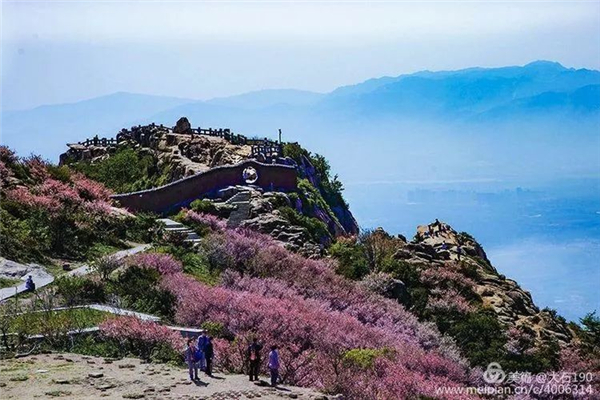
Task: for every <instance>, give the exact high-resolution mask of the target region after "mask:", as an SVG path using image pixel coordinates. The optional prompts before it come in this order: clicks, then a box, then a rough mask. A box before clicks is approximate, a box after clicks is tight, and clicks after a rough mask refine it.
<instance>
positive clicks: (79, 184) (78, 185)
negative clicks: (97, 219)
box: [71, 172, 112, 202]
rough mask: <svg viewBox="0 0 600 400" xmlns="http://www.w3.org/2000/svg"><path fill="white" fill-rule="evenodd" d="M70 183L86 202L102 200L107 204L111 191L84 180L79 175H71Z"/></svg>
mask: <svg viewBox="0 0 600 400" xmlns="http://www.w3.org/2000/svg"><path fill="white" fill-rule="evenodd" d="M71 181H72V182H73V185H74V187H75V189H77V191H78V192H79V194H80V195H81V196H82V197H83V198H86V199H88V200H103V201H106V202H108V201H109V200H110V196H111V194H112V193H111V191H110V190H109V189H107V188H106V187H105V186H104V185H102V184H100V183H98V182H94V181H92V180H90V179H88V178H86V177H85V176H84V175H83V174H81V173H78V172H77V173H74V174H72V175H71Z"/></svg>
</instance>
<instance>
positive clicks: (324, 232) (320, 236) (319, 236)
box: [278, 206, 331, 243]
mask: <svg viewBox="0 0 600 400" xmlns="http://www.w3.org/2000/svg"><path fill="white" fill-rule="evenodd" d="M278 210H279V212H280V213H281V215H282V216H283V217H284V218H285V219H287V220H288V221H289V222H290V223H291V224H293V225H298V226H301V227H303V228H305V229H306V230H307V231H308V234H309V235H310V237H311V238H312V239H313V240H314V241H315V242H317V243H328V242H329V241H330V240H331V234H330V233H329V230H328V229H327V225H325V223H323V221H321V220H319V219H317V218H311V217H307V216H306V215H302V214H300V213H299V212H297V211H296V210H294V209H293V208H290V207H287V206H286V207H281V208H279V209H278Z"/></svg>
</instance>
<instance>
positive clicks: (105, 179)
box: [70, 147, 170, 193]
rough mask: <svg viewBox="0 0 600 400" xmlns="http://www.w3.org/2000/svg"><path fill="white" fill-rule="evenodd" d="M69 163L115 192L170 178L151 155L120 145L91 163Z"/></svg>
mask: <svg viewBox="0 0 600 400" xmlns="http://www.w3.org/2000/svg"><path fill="white" fill-rule="evenodd" d="M70 166H71V168H74V169H75V170H77V171H80V172H82V173H83V174H85V175H86V176H88V177H89V178H91V179H93V180H96V181H98V182H102V183H104V184H105V185H106V186H107V187H109V188H111V189H112V190H114V191H115V192H117V193H126V192H133V191H138V190H144V189H149V188H152V187H157V186H161V185H164V184H166V183H168V182H169V176H170V170H169V169H168V168H165V169H160V168H158V158H156V157H155V156H154V155H152V154H149V153H146V152H140V151H137V150H135V149H133V148H131V147H120V148H119V149H117V151H116V152H115V153H114V154H112V155H111V156H110V157H108V158H105V159H103V160H100V161H96V162H94V163H90V162H89V161H81V162H77V163H73V164H70Z"/></svg>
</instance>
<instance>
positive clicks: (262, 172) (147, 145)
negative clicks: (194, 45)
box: [61, 117, 297, 214]
mask: <svg viewBox="0 0 600 400" xmlns="http://www.w3.org/2000/svg"><path fill="white" fill-rule="evenodd" d="M279 134H280V137H279V141H273V140H270V139H267V138H264V139H259V138H248V137H246V136H244V135H240V134H235V133H233V132H232V131H231V130H230V129H222V128H219V129H213V128H200V127H198V128H192V127H191V124H190V122H189V121H188V119H187V118H185V117H182V118H180V119H179V120H178V121H177V124H176V125H175V126H174V127H172V128H170V127H166V126H164V125H157V124H150V125H146V126H134V127H132V128H130V129H122V130H121V131H120V132H119V133H118V134H117V135H116V137H115V138H109V139H107V138H98V137H97V136H96V137H94V138H92V139H87V140H85V141H83V142H78V143H72V144H69V145H68V146H69V150H68V151H67V152H66V153H64V154H63V155H61V164H63V163H64V164H69V162H73V161H90V162H93V160H101V159H103V158H104V157H107V156H108V155H110V154H112V153H114V152H116V151H117V150H118V147H119V146H123V145H132V146H134V147H135V148H140V149H142V150H143V151H154V152H156V153H158V154H159V157H161V160H162V162H163V163H168V164H170V165H171V166H173V165H175V167H174V169H173V171H175V174H174V175H175V176H176V177H177V178H175V179H176V180H173V181H172V182H171V183H169V184H166V185H164V186H160V187H156V188H152V189H147V190H142V191H137V192H132V193H122V194H117V195H114V196H112V197H113V199H115V200H116V201H118V202H119V203H120V205H121V206H123V207H125V208H128V209H130V210H132V211H147V212H154V213H158V214H166V213H169V212H170V211H173V210H177V209H179V208H181V207H186V206H189V205H190V203H191V202H192V201H194V200H196V199H199V198H216V197H220V191H221V190H223V189H226V188H228V187H232V186H239V185H242V186H243V185H251V186H254V187H256V188H259V189H262V190H264V191H281V192H286V191H293V190H296V185H297V172H296V168H295V163H294V162H293V161H292V160H291V159H288V158H286V157H284V156H283V144H282V142H281V131H279Z"/></svg>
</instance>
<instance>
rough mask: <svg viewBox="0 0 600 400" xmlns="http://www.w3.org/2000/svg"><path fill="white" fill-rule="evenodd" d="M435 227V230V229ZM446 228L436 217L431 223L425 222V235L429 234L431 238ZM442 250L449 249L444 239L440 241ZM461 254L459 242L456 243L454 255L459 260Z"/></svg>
mask: <svg viewBox="0 0 600 400" xmlns="http://www.w3.org/2000/svg"><path fill="white" fill-rule="evenodd" d="M435 228H437V230H436V229H435ZM447 230H448V228H447V227H446V225H445V224H442V223H441V222H440V221H439V220H438V219H437V218H436V219H435V222H434V223H432V224H427V232H425V237H427V236H429V237H431V238H433V237H437V236H440V235H441V234H442V233H444V232H446V231H447ZM441 249H442V250H449V247H448V243H446V241H445V240H443V241H442V245H441ZM461 256H462V247H461V245H460V244H457V245H456V257H457V258H458V261H460V257H461Z"/></svg>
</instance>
